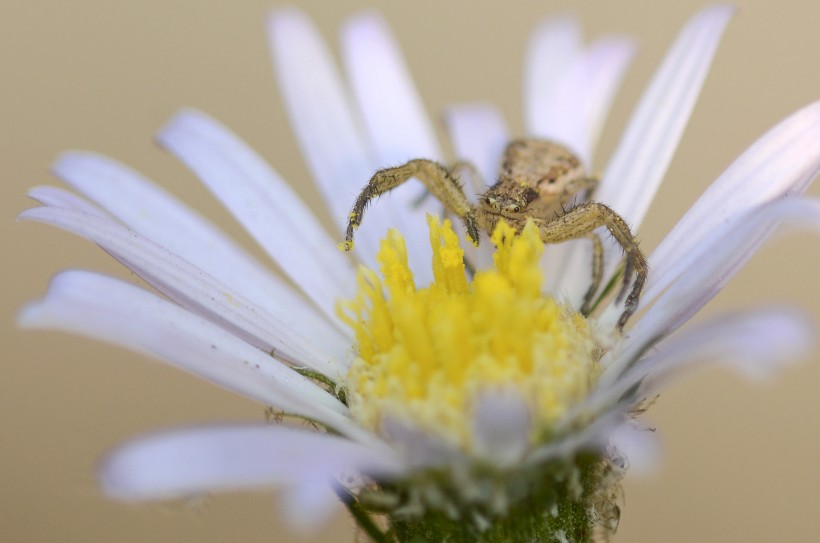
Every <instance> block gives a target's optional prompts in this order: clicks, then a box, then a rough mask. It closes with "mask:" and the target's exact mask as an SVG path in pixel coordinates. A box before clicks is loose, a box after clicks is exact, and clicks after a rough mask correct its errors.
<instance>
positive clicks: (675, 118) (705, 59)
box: [559, 5, 734, 304]
mask: <svg viewBox="0 0 820 543" xmlns="http://www.w3.org/2000/svg"><path fill="white" fill-rule="evenodd" d="M733 11H734V8H732V7H731V6H721V5H719V6H713V7H710V8H707V9H705V10H703V11H701V12H700V13H698V14H697V15H695V17H693V18H692V20H691V21H690V22H689V23H688V24H687V25H686V27H684V29H683V30H682V31H681V33H680V34H679V36H678V39H677V40H676V41H675V44H674V45H673V47H672V49H671V50H670V51H669V53H668V54H667V56H666V58H665V60H664V62H663V64H662V65H661V67H660V68H659V69H658V71H657V72H656V74H655V76H654V78H653V80H652V82H651V84H650V85H649V87H648V88H647V90H646V91H645V92H644V95H643V97H642V98H641V100H640V103H639V104H638V107H637V109H636V110H635V112H634V114H633V115H632V119H631V120H630V122H629V125H628V127H627V129H626V132H625V133H624V136H623V138H622V139H621V142H620V144H619V145H618V148H617V149H616V151H615V153H614V154H613V156H612V159H611V160H610V162H609V165H608V166H607V168H606V171H605V173H604V175H603V178H602V179H601V184H600V186H599V187H598V190H597V191H596V193H595V199H596V200H598V201H601V202H603V203H605V204H607V205H609V206H610V207H612V208H613V209H614V210H615V211H616V212H618V214H620V215H621V216H622V217H623V218H624V219H625V220H626V222H627V223H628V224H629V225H630V226H631V227H632V229H633V232H634V231H636V230H637V229H638V228H639V226H640V224H641V222H642V221H643V218H644V216H645V214H646V211H647V209H648V208H649V204H650V202H651V201H652V199H653V198H654V196H655V193H656V192H657V189H658V187H659V186H660V182H661V180H662V179H663V176H664V174H665V173H666V169H667V167H668V166H669V162H670V161H671V160H672V155H673V154H674V152H675V149H676V148H677V145H678V142H679V141H680V137H681V135H682V134H683V129H684V128H685V126H686V123H687V121H688V120H689V116H690V114H691V112H692V109H693V107H694V104H695V101H696V100H697V97H698V95H699V93H700V89H701V87H702V85H703V81H704V79H705V78H706V73H707V71H708V69H709V66H710V64H711V62H712V58H713V57H714V53H715V50H716V49H717V45H718V42H719V41H720V38H721V36H722V34H723V30H724V28H725V27H726V24H727V23H728V21H729V17H730V16H731V15H732V13H733ZM587 245H588V244H585V245H583V247H586V246H587ZM576 246H578V244H576ZM604 246H605V249H606V257H605V259H604V266H605V270H606V273H605V277H609V275H610V274H611V273H612V271H613V270H614V269H615V268H616V267H617V265H618V262H619V261H620V255H621V250H620V247H618V246H617V244H616V243H615V242H614V241H611V240H609V239H608V238H605V239H604ZM589 260H590V257H589V255H588V254H587V251H586V250H576V251H572V252H571V254H570V255H569V256H568V257H567V261H566V264H565V266H564V268H563V270H562V272H561V275H560V277H559V281H561V285H562V287H564V288H566V290H568V291H569V295H570V298H571V300H572V301H573V303H574V304H577V303H578V302H579V301H580V299H581V297H582V296H583V294H584V291H585V289H586V288H587V282H586V281H585V280H584V281H579V280H578V279H575V278H586V277H587V276H588V274H587V273H586V272H585V271H584V270H587V269H589Z"/></svg>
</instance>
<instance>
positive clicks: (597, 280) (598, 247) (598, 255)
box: [581, 232, 604, 316]
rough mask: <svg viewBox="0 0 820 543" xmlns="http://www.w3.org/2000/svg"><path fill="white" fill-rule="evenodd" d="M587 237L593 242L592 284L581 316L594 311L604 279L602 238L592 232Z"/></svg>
mask: <svg viewBox="0 0 820 543" xmlns="http://www.w3.org/2000/svg"><path fill="white" fill-rule="evenodd" d="M587 237H588V238H589V239H590V240H591V241H592V282H591V283H590V285H589V289H587V292H586V294H584V303H583V304H581V314H583V315H587V316H588V315H589V313H590V311H592V302H593V301H594V300H595V293H596V292H598V288H599V287H600V286H601V281H602V280H603V278H604V244H603V243H602V242H601V237H600V236H599V235H598V234H596V233H595V232H590V233H589V234H587Z"/></svg>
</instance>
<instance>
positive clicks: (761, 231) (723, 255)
mask: <svg viewBox="0 0 820 543" xmlns="http://www.w3.org/2000/svg"><path fill="white" fill-rule="evenodd" d="M781 221H785V223H786V225H788V226H789V227H790V228H794V229H796V228H800V229H813V230H814V231H816V232H818V233H820V200H809V199H798V198H789V199H786V200H780V201H778V202H774V203H771V204H769V205H767V206H764V207H762V208H760V209H758V210H755V211H752V212H749V213H747V214H746V215H745V216H742V217H740V218H739V219H738V220H737V221H735V222H734V223H732V224H730V225H728V226H726V227H723V228H721V231H720V232H716V233H715V236H714V239H710V240H708V242H707V243H704V245H703V246H702V247H701V248H700V250H699V254H698V257H697V258H695V259H694V260H693V261H692V263H691V265H690V266H688V267H687V269H686V270H683V271H682V273H681V275H680V277H679V278H678V280H677V281H676V282H675V283H673V284H672V285H671V286H670V287H669V289H668V290H666V291H665V292H664V293H663V294H661V295H660V296H659V297H658V299H657V301H656V302H655V304H654V305H653V306H652V307H650V308H649V309H648V310H647V311H646V313H645V314H644V315H643V316H642V317H641V319H640V320H639V321H638V323H637V324H636V325H635V327H634V328H633V329H632V330H631V331H630V333H629V335H628V336H627V337H626V338H625V339H624V341H623V342H622V344H621V347H620V352H619V353H618V354H617V355H615V356H616V357H617V358H616V360H615V362H614V363H613V364H612V366H611V367H610V368H607V373H609V374H611V376H610V378H612V377H614V376H616V375H618V374H620V373H621V372H622V371H623V369H624V367H625V365H626V364H629V363H630V362H631V361H634V360H635V358H636V356H638V355H639V354H640V353H642V352H643V351H645V350H646V349H647V348H648V347H649V346H651V345H652V344H654V343H656V342H657V341H659V340H660V339H662V338H664V337H666V336H667V335H669V334H670V333H672V332H673V331H674V330H676V329H677V328H678V327H680V326H681V325H682V324H683V323H685V322H686V321H687V320H688V319H689V318H690V317H692V315H694V314H695V313H696V312H697V311H698V310H700V308H701V307H703V306H704V305H705V304H706V303H707V302H708V301H709V300H711V299H712V297H713V296H714V295H715V294H717V292H719V291H720V289H722V288H723V286H724V285H725V284H726V283H727V282H728V281H729V280H730V279H731V278H732V277H733V276H734V274H735V273H736V272H737V271H738V270H739V269H740V268H741V267H742V266H743V265H744V264H745V263H746V262H747V261H748V260H749V258H751V256H752V255H753V254H754V253H755V251H756V250H757V249H758V247H760V245H761V244H762V243H763V242H764V241H765V240H766V239H767V238H768V237H769V235H770V234H771V232H772V230H773V228H774V227H775V226H776V225H777V224H778V223H780V222H781Z"/></svg>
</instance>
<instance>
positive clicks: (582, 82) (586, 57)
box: [550, 38, 635, 167]
mask: <svg viewBox="0 0 820 543" xmlns="http://www.w3.org/2000/svg"><path fill="white" fill-rule="evenodd" d="M634 51H635V47H634V45H633V44H632V42H631V41H630V40H627V39H625V38H606V39H602V40H599V41H597V42H596V43H595V44H593V45H592V46H591V47H590V48H589V50H588V51H585V52H584V53H583V54H580V55H578V56H577V58H576V59H574V61H573V62H572V63H571V64H570V65H569V66H568V67H567V68H566V71H565V74H564V76H563V77H562V78H561V80H560V81H559V82H558V84H557V85H556V88H555V96H554V101H555V103H556V104H560V107H558V108H556V109H555V111H554V112H553V115H554V118H553V119H552V126H553V128H552V133H551V134H550V137H551V138H552V139H555V140H557V141H559V142H561V143H563V144H564V145H566V146H567V147H569V148H570V149H572V150H573V151H574V152H575V153H576V154H577V155H578V157H579V158H580V159H581V161H582V162H583V163H584V164H586V165H587V167H590V166H591V165H592V154H593V153H594V151H595V143H597V141H598V137H599V136H600V131H601V129H602V128H603V122H604V120H605V119H606V116H607V114H608V113H609V106H610V104H611V103H612V99H613V97H614V96H615V91H616V90H617V88H618V84H619V83H620V81H621V77H622V75H623V71H624V69H625V68H626V66H627V64H628V62H629V60H630V59H631V58H632V55H633V54H634Z"/></svg>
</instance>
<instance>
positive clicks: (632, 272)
mask: <svg viewBox="0 0 820 543" xmlns="http://www.w3.org/2000/svg"><path fill="white" fill-rule="evenodd" d="M536 223H537V224H538V227H539V231H540V233H541V239H542V240H543V241H544V243H559V242H562V241H567V240H569V239H574V238H579V237H582V236H586V235H588V234H590V233H591V232H592V231H593V230H595V229H596V228H598V227H599V226H605V227H606V228H607V230H609V233H610V234H612V237H614V238H615V240H616V241H617V242H618V243H619V244H620V245H621V248H622V249H623V250H624V256H625V259H626V266H625V268H624V277H623V286H622V287H621V290H620V292H618V295H617V296H616V297H615V301H616V303H618V302H620V301H621V300H622V299H623V298H624V296H625V295H626V293H627V291H628V292H629V295H627V296H626V302H625V303H624V312H623V313H621V316H620V318H619V319H618V327H619V328H621V329H623V327H624V325H625V324H626V322H627V321H628V320H629V317H630V316H631V315H632V314H633V313H635V311H636V310H637V309H638V301H639V299H640V296H641V290H643V285H644V283H645V282H646V275H647V273H648V267H647V264H646V257H644V255H643V253H642V252H641V250H640V249H639V248H638V242H637V241H636V240H635V238H634V236H633V235H632V231H631V230H630V229H629V226H628V225H627V224H626V222H625V221H624V220H623V219H622V218H621V217H620V215H618V214H617V213H615V212H614V211H613V210H612V209H610V208H609V207H607V206H605V205H604V204H601V203H598V202H586V203H583V204H580V205H578V206H576V207H573V208H572V209H569V210H568V211H567V212H566V213H565V214H563V215H560V216H558V217H556V218H555V219H553V220H551V221H548V222H547V221H536ZM633 276H634V281H633ZM630 283H631V284H632V289H631V290H630V289H629V285H630Z"/></svg>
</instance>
